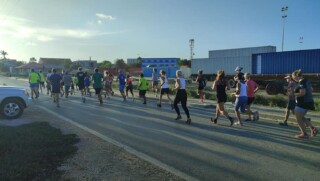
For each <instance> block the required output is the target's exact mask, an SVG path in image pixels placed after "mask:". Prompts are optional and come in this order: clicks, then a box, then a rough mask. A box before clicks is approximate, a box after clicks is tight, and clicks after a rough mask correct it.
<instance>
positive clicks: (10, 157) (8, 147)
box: [0, 122, 79, 180]
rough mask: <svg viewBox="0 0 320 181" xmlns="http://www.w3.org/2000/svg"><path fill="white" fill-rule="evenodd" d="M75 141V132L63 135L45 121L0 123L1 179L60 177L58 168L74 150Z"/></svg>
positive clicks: (51, 178)
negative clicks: (5, 124) (23, 123)
mask: <svg viewBox="0 0 320 181" xmlns="http://www.w3.org/2000/svg"><path fill="white" fill-rule="evenodd" d="M77 142H79V138H78V137H77V135H75V134H68V135H63V134H62V133H61V131H60V130H59V129H57V128H54V127H51V126H50V125H49V123H46V122H40V123H31V124H27V125H22V126H18V127H9V126H0V178H1V180H59V178H60V176H61V174H62V173H61V171H59V170H58V169H57V168H58V167H59V166H60V165H61V164H62V162H63V161H64V160H66V159H68V158H69V157H71V156H72V155H74V154H75V153H76V151H77V147H76V146H75V144H76V143H77Z"/></svg>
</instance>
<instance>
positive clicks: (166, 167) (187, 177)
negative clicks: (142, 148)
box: [37, 106, 199, 180]
mask: <svg viewBox="0 0 320 181" xmlns="http://www.w3.org/2000/svg"><path fill="white" fill-rule="evenodd" d="M37 107H38V108H39V109H42V110H44V111H46V112H48V113H50V114H52V115H54V116H56V117H58V118H60V119H61V120H64V121H66V122H68V123H70V124H72V125H74V126H76V127H78V128H81V129H82V130H84V131H87V132H89V133H91V134H93V135H95V136H97V137H99V138H101V139H103V140H105V141H107V142H109V143H111V144H113V145H115V146H118V147H121V148H123V149H124V150H126V151H127V152H129V153H131V154H133V155H135V156H137V157H139V158H141V159H143V160H145V161H147V162H149V163H152V164H154V165H156V166H158V167H160V168H162V169H164V170H166V171H168V172H170V173H172V174H174V175H177V176H179V177H181V178H182V179H185V180H199V179H197V178H194V177H192V176H190V175H188V174H186V173H184V172H181V171H180V170H177V169H175V168H173V167H171V166H169V165H167V164H165V163H163V162H161V161H159V160H157V159H155V158H152V157H151V156H149V155H147V154H145V153H142V152H139V151H137V150H135V149H134V148H132V147H129V146H127V145H124V144H122V143H120V142H118V141H116V140H114V139H112V138H109V137H107V136H105V135H103V134H101V133H99V132H97V131H95V130H93V129H90V128H88V127H86V126H84V125H82V124H79V123H77V122H75V121H72V120H71V119H69V118H67V117H64V116H62V115H59V114H57V113H55V112H54V111H52V110H50V109H48V108H45V107H43V106H37Z"/></svg>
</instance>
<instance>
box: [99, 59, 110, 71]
mask: <svg viewBox="0 0 320 181" xmlns="http://www.w3.org/2000/svg"><path fill="white" fill-rule="evenodd" d="M98 66H99V67H101V68H108V69H111V68H112V66H113V64H112V62H110V61H108V60H104V61H102V62H101V63H98Z"/></svg>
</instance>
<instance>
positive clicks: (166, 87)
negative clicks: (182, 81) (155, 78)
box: [157, 70, 174, 110]
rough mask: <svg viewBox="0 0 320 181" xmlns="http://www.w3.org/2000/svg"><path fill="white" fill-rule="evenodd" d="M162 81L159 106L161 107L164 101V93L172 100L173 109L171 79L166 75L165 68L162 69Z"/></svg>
mask: <svg viewBox="0 0 320 181" xmlns="http://www.w3.org/2000/svg"><path fill="white" fill-rule="evenodd" d="M160 75H161V77H160V82H161V90H160V99H159V104H157V106H158V107H161V103H162V96H163V94H167V97H168V100H169V101H170V105H171V109H172V110H173V109H174V107H173V101H172V99H171V98H170V96H169V92H170V90H169V81H168V78H167V77H166V72H165V71H164V70H160Z"/></svg>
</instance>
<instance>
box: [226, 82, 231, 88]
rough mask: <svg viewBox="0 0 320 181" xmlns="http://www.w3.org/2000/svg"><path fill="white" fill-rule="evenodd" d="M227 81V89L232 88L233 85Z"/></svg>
mask: <svg viewBox="0 0 320 181" xmlns="http://www.w3.org/2000/svg"><path fill="white" fill-rule="evenodd" d="M226 83H227V90H230V89H231V86H230V83H229V81H226Z"/></svg>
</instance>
